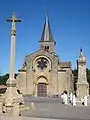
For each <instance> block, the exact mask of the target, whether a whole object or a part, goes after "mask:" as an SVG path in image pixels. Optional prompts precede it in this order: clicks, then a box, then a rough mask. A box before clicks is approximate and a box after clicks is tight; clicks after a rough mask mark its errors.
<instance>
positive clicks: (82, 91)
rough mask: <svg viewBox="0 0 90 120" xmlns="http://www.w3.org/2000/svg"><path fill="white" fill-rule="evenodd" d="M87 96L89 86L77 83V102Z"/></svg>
mask: <svg viewBox="0 0 90 120" xmlns="http://www.w3.org/2000/svg"><path fill="white" fill-rule="evenodd" d="M85 95H86V96H89V84H88V83H77V97H78V99H79V100H81V99H84V96H85Z"/></svg>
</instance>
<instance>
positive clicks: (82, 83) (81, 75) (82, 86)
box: [77, 48, 89, 99]
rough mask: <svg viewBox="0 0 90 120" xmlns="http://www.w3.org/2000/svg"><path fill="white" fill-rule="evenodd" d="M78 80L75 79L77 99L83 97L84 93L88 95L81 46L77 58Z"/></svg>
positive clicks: (84, 62)
mask: <svg viewBox="0 0 90 120" xmlns="http://www.w3.org/2000/svg"><path fill="white" fill-rule="evenodd" d="M77 68H78V81H77V95H78V98H79V99H83V98H84V96H85V95H87V96H88V95H89V84H88V82H87V75H86V58H85V57H84V55H83V52H82V48H81V49H80V55H79V58H78V60H77Z"/></svg>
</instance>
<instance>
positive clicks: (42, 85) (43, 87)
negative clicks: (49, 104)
mask: <svg viewBox="0 0 90 120" xmlns="http://www.w3.org/2000/svg"><path fill="white" fill-rule="evenodd" d="M37 96H38V97H46V96H47V80H46V78H44V77H40V78H39V80H38V83H37Z"/></svg>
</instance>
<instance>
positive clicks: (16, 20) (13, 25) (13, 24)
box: [7, 13, 21, 78]
mask: <svg viewBox="0 0 90 120" xmlns="http://www.w3.org/2000/svg"><path fill="white" fill-rule="evenodd" d="M7 22H12V29H11V50H10V76H9V78H14V59H15V36H16V28H15V24H16V23H17V22H21V20H18V19H17V18H16V17H15V14H14V13H13V16H12V18H10V19H7Z"/></svg>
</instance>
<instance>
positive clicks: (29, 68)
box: [17, 17, 73, 97]
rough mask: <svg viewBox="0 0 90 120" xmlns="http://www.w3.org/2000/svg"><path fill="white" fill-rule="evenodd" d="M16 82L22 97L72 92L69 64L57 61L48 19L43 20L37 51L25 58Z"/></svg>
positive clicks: (71, 75)
mask: <svg viewBox="0 0 90 120" xmlns="http://www.w3.org/2000/svg"><path fill="white" fill-rule="evenodd" d="M17 81H18V84H17V87H18V89H19V90H20V92H21V93H23V94H24V95H26V94H30V95H34V96H40V97H43V96H49V95H53V94H56V93H58V94H61V93H62V92H63V91H67V92H68V93H69V92H71V91H73V74H72V68H71V62H62V61H59V57H58V55H57V54H56V52H55V41H54V39H53V36H52V33H51V28H50V23H49V19H48V17H46V18H45V24H44V28H43V32H42V35H41V40H40V41H39V49H38V50H37V51H36V52H34V53H32V54H30V55H27V56H25V61H24V64H23V66H22V68H21V69H19V70H18V76H17Z"/></svg>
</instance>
